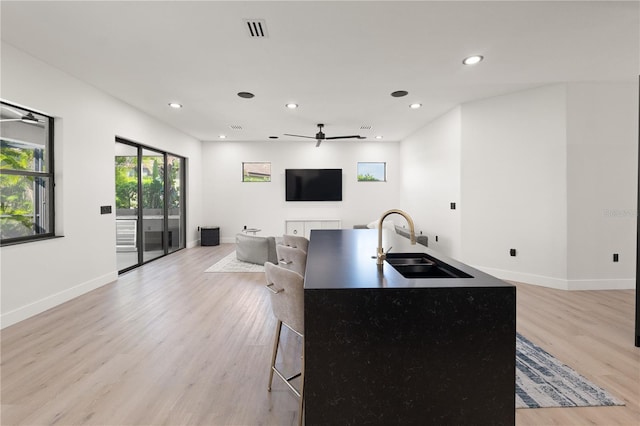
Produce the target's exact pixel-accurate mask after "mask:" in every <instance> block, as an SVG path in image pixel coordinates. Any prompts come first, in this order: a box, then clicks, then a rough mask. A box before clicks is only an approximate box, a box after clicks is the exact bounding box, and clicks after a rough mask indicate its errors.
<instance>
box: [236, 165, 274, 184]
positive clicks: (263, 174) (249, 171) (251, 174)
mask: <svg viewBox="0 0 640 426" xmlns="http://www.w3.org/2000/svg"><path fill="white" fill-rule="evenodd" d="M242 181H243V182H271V163H242Z"/></svg>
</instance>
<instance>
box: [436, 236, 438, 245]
mask: <svg viewBox="0 0 640 426" xmlns="http://www.w3.org/2000/svg"><path fill="white" fill-rule="evenodd" d="M437 242H438V236H437V235H436V243H437Z"/></svg>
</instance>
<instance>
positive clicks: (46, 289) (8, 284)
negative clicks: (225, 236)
mask: <svg viewBox="0 0 640 426" xmlns="http://www.w3.org/2000/svg"><path fill="white" fill-rule="evenodd" d="M1 64H2V69H1V71H2V77H1V78H2V80H1V87H2V93H1V94H0V96H1V97H2V99H3V100H5V101H8V102H12V103H15V104H18V105H21V106H24V107H27V108H31V109H35V110H38V111H41V112H44V113H46V114H48V115H52V116H54V117H55V118H56V120H55V126H56V129H55V160H56V163H55V166H56V170H55V178H56V233H57V234H59V235H63V236H64V237H63V238H57V239H51V240H46V241H38V242H31V243H26V244H19V245H14V246H6V247H2V248H1V249H0V254H1V256H2V259H1V261H2V272H1V280H2V282H1V285H2V301H1V309H2V316H1V321H2V326H3V327H5V326H8V325H10V324H12V323H15V322H17V321H20V320H22V319H24V318H27V317H29V316H31V315H34V314H36V313H39V312H42V311H44V310H46V309H48V308H50V307H53V306H55V305H57V304H59V303H62V302H64V301H66V300H69V299H71V298H73V297H76V296H78V295H80V294H83V293H85V292H87V291H90V290H92V289H94V288H97V287H99V286H101V285H104V284H106V283H108V282H111V281H113V280H115V279H117V266H116V254H115V215H114V214H110V215H100V208H99V207H100V206H101V205H111V206H113V205H114V200H115V189H114V182H115V178H114V153H115V137H116V136H122V137H125V138H127V139H130V140H134V141H138V142H140V143H144V144H148V145H150V146H154V147H157V148H159V149H163V150H167V151H171V152H173V153H176V154H179V155H183V156H185V157H188V160H187V161H188V164H189V166H188V178H187V180H188V193H187V197H188V203H189V204H188V217H187V227H188V231H189V232H187V243H188V244H189V245H194V244H195V243H196V241H197V238H198V233H197V232H196V230H195V226H196V225H193V224H197V223H200V221H201V220H200V218H201V200H202V192H201V188H202V187H201V182H202V175H201V162H200V153H201V144H200V142H199V141H197V140H195V139H193V138H191V137H189V136H186V135H184V134H183V133H180V132H178V131H177V130H175V129H173V128H171V127H168V126H167V125H165V124H163V123H161V122H159V121H158V120H156V119H154V118H151V117H149V116H148V115H146V114H144V113H142V112H140V111H138V110H136V109H134V108H132V107H130V106H128V105H126V104H124V103H122V102H120V101H118V100H116V99H114V98H112V97H110V96H107V95H105V94H103V93H102V92H100V91H98V90H96V89H95V88H93V87H91V86H89V85H87V84H85V83H83V82H81V81H79V80H77V79H75V78H73V77H72V76H70V75H68V74H65V73H63V72H61V71H59V70H57V69H55V68H52V67H50V66H48V65H47V64H45V63H43V62H40V61H38V60H36V59H34V58H32V57H30V56H28V55H25V54H24V53H23V52H21V51H19V50H16V49H15V48H13V47H12V46H10V45H7V44H5V43H3V44H2V63H1Z"/></svg>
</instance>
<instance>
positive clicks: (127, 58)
mask: <svg viewBox="0 0 640 426" xmlns="http://www.w3.org/2000/svg"><path fill="white" fill-rule="evenodd" d="M0 7H1V27H2V29H1V31H2V40H3V41H4V42H6V43H8V44H10V45H13V46H14V47H16V48H18V49H21V50H23V51H25V52H27V53H29V54H31V55H33V56H35V57H37V58H39V59H41V60H42V61H44V62H46V63H49V64H51V65H53V66H55V67H57V68H60V69H62V70H64V71H66V72H68V73H69V74H71V75H74V76H76V77H77V78H79V79H81V80H84V81H86V82H88V83H89V84H91V85H93V86H95V87H97V88H99V89H101V90H103V91H104V92H107V93H109V94H111V95H112V96H114V97H116V98H119V99H121V100H123V101H124V102H126V103H128V104H130V105H133V106H135V107H137V108H139V109H140V110H143V111H145V112H146V113H148V114H150V115H152V116H154V117H157V118H158V119H160V120H162V121H164V122H166V123H169V124H170V125H172V126H174V127H176V128H178V129H181V130H182V131H184V132H185V133H187V134H190V135H192V136H194V137H196V138H197V139H199V140H203V141H214V140H218V138H219V135H221V134H224V135H226V136H227V140H242V141H268V140H269V137H270V136H278V137H279V138H280V139H284V140H300V141H301V142H305V139H296V138H292V137H288V136H283V134H284V133H293V134H302V135H314V134H315V132H316V130H317V129H316V123H324V124H325V128H324V132H325V133H326V135H327V136H328V137H331V136H335V135H353V134H360V135H362V136H366V137H367V139H373V138H374V136H376V135H381V136H383V141H397V140H402V139H403V138H405V137H406V136H408V135H410V134H411V133H412V132H414V131H415V130H417V129H419V128H420V127H422V126H424V125H425V124H426V123H428V122H429V121H431V120H433V119H434V118H436V117H438V116H439V115H441V114H443V113H445V112H447V111H448V110H450V109H451V108H453V107H454V106H456V105H459V104H461V103H465V102H469V101H472V100H476V99H481V98H486V97H491V96H496V95H500V94H504V93H508V92H513V91H518V90H524V89H527V88H532V87H537V86H541V85H546V84H551V83H557V82H565V81H637V79H638V74H640V72H639V71H640V69H639V68H640V67H639V64H640V32H639V29H640V13H639V3H638V1H625V2H613V1H604V2H594V1H586V2H577V1H569V2H557V1H556V2H554V1H545V2H524V1H496V2H485V1H471V2H457V1H447V2H435V1H411V2H400V1H388V2H382V1H354V2H346V1H284V2H275V1H257V2H248V1H247V2H244V1H234V2H219V1H194V2H189V1H159V2H153V1H127V2H112V1H105V2H94V1H86V2H61V1H47V2H31V1H15V2H14V1H6V0H3V1H2V2H0ZM246 19H251V20H254V19H261V20H264V23H265V27H266V37H261V38H256V37H251V36H250V35H249V31H248V27H247V24H246V22H245V20H246ZM472 54H480V55H483V56H484V58H485V59H484V61H483V62H481V63H479V64H477V65H474V66H465V65H463V64H462V59H463V58H465V57H466V56H469V55H472ZM396 90H406V91H408V92H409V94H408V95H407V96H405V97H401V98H396V97H391V96H390V93H391V92H393V91H396ZM241 91H246V92H251V93H253V94H255V97H254V98H252V99H243V98H240V97H238V96H237V93H238V92H241ZM169 102H179V103H181V104H183V105H184V107H183V108H182V109H179V110H176V109H172V108H170V107H169V106H168V103H169ZM289 102H294V103H297V104H299V105H300V106H299V108H298V109H296V110H290V109H287V108H285V104H286V103H289ZM414 102H418V103H421V104H422V105H423V106H422V108H420V109H415V110H414V109H410V108H409V104H411V103H414ZM32 107H34V108H38V106H37V105H33V106H32ZM238 127H239V128H238ZM363 127H364V128H363ZM369 127H370V128H369ZM306 141H308V142H307V143H309V144H314V143H315V142H314V141H309V140H306ZM327 143H357V142H354V141H353V140H351V141H340V142H338V141H328V142H327Z"/></svg>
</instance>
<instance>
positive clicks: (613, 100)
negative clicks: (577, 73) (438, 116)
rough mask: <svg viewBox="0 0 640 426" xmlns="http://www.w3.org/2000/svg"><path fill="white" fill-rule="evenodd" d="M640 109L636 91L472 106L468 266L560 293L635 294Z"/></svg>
mask: <svg viewBox="0 0 640 426" xmlns="http://www.w3.org/2000/svg"><path fill="white" fill-rule="evenodd" d="M637 108H638V85H637V84H636V83H628V84H622V83H571V84H558V85H551V86H545V87H541V88H537V89H533V90H527V91H523V92H518V93H512V94H508V95H504V96H499V97H495V98H490V99H485V100H481V101H477V102H471V103H468V104H465V105H463V106H462V120H461V122H462V136H461V138H462V155H461V159H462V163H461V170H462V182H461V188H462V190H461V193H462V201H461V214H462V258H461V260H463V261H465V262H467V263H469V264H472V265H474V266H476V267H479V268H480V269H483V270H485V271H487V272H489V273H492V274H494V275H496V276H498V277H500V278H504V279H512V280H516V281H522V282H528V283H533V284H539V285H545V286H550V287H556V288H563V289H616V288H634V287H635V258H636V250H635V239H636V220H637V210H636V206H637V204H636V199H637V173H638V150H637V149H638V148H637V144H638V133H637V132H638V121H637V120H638V109H637ZM510 248H515V249H516V250H517V256H516V257H510V256H509V249H510ZM613 253H618V254H619V255H620V261H619V262H617V263H614V262H613V261H612V257H613Z"/></svg>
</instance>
